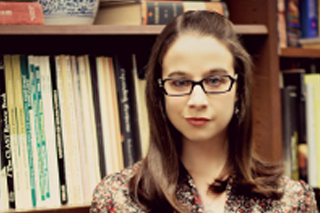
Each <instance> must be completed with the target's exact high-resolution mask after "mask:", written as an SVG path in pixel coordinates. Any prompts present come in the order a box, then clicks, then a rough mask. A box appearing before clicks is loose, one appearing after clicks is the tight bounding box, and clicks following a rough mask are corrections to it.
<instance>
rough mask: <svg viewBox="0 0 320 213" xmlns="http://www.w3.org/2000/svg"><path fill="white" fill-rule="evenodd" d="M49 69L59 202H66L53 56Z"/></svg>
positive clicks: (61, 138) (66, 193)
mask: <svg viewBox="0 0 320 213" xmlns="http://www.w3.org/2000/svg"><path fill="white" fill-rule="evenodd" d="M49 60H50V71H51V81H52V99H53V108H54V122H55V133H56V150H57V153H56V155H57V159H58V168H59V183H60V186H59V191H60V202H61V204H66V203H67V202H68V192H67V186H66V185H67V183H66V174H65V162H64V161H65V160H64V159H65V158H64V149H63V147H64V146H63V143H64V141H63V137H62V126H61V118H60V117H61V114H60V103H59V96H58V85H57V80H56V78H57V75H56V63H55V58H54V56H50V59H49Z"/></svg>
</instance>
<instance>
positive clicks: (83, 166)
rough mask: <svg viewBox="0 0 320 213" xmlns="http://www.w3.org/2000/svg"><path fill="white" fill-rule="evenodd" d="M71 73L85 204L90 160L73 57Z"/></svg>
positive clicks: (88, 193) (75, 64)
mask: <svg viewBox="0 0 320 213" xmlns="http://www.w3.org/2000/svg"><path fill="white" fill-rule="evenodd" d="M71 71H72V84H73V95H74V107H75V112H76V118H75V119H76V123H77V125H76V127H77V133H78V141H79V143H78V145H79V152H80V153H79V154H80V161H79V162H80V163H81V174H82V178H81V179H82V186H83V194H84V202H87V201H88V202H90V196H89V195H90V190H91V189H90V188H89V184H88V183H89V179H90V178H89V177H88V176H89V175H90V172H89V170H88V164H87V162H88V160H87V155H86V144H85V141H84V139H85V135H84V123H83V118H82V104H81V91H80V80H79V69H78V66H77V61H76V56H71Z"/></svg>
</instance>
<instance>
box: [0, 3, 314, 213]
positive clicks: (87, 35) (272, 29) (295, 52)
mask: <svg viewBox="0 0 320 213" xmlns="http://www.w3.org/2000/svg"><path fill="white" fill-rule="evenodd" d="M225 2H226V4H227V5H228V9H229V12H230V20H231V21H232V22H233V23H235V30H236V32H237V34H239V35H240V36H241V39H242V41H243V43H244V45H245V47H246V48H247V50H248V52H249V53H250V54H251V55H252V57H253V59H254V88H253V90H252V91H253V95H252V104H253V112H252V116H253V134H254V140H255V143H256V145H257V147H256V148H257V151H258V153H259V154H260V155H261V156H262V157H263V158H265V159H266V160H269V161H277V162H278V161H280V160H281V159H282V122H281V101H280V89H279V67H280V58H282V57H284V58H299V57H308V58H320V50H305V49H300V48H299V49H298V48H285V49H281V53H280V54H279V53H278V32H277V31H278V28H277V1H274V0H265V1H257V0H243V1H232V0H225ZM163 27H164V26H155V25H153V26H105V25H94V26H90V25H87V26H0V41H1V48H0V54H50V55H53V54H96V55H98V54H104V55H106V54H112V53H116V52H123V51H129V52H135V53H136V54H137V55H140V54H142V55H145V56H148V55H149V53H150V51H151V48H152V45H153V43H154V41H155V39H156V36H157V35H158V34H159V33H160V32H161V30H162V29H163ZM89 206H90V204H86V205H83V206H61V207H58V208H55V209H32V210H26V211H19V212H23V213H29V212H38V213H40V212H41V213H51V212H52V213H53V212H60V213H76V212H77V213H78V212H79V213H85V212H86V213H87V212H89V208H90V207H89ZM14 212H18V211H8V212H7V213H14Z"/></svg>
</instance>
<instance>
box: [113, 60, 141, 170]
mask: <svg viewBox="0 0 320 213" xmlns="http://www.w3.org/2000/svg"><path fill="white" fill-rule="evenodd" d="M114 67H115V77H116V88H117V93H118V104H119V109H120V124H121V132H122V135H123V153H124V166H125V167H128V166H132V165H133V164H134V163H135V162H136V161H138V160H140V158H141V145H140V135H139V125H138V124H139V122H138V115H137V109H136V106H137V105H136V102H135V94H136V93H135V88H134V79H133V75H132V74H133V73H132V69H134V67H133V61H132V55H131V54H121V55H115V56H114Z"/></svg>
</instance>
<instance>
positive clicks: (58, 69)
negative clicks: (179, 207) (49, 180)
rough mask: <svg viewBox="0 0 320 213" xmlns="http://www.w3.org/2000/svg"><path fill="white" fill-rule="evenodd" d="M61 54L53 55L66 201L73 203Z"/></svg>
mask: <svg viewBox="0 0 320 213" xmlns="http://www.w3.org/2000/svg"><path fill="white" fill-rule="evenodd" d="M61 56H62V55H59V56H55V62H56V75H57V76H56V78H57V85H58V96H59V101H60V102H59V104H60V106H59V107H60V114H61V127H62V138H63V149H64V162H65V175H66V183H67V193H68V203H69V204H73V203H74V196H73V193H72V183H73V180H72V177H71V167H72V165H71V162H70V158H69V152H68V148H69V146H68V144H69V143H68V142H69V140H70V139H69V135H68V133H67V124H66V112H65V101H64V98H65V97H64V96H65V94H64V93H63V87H62V70H61V60H62V57H61Z"/></svg>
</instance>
